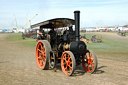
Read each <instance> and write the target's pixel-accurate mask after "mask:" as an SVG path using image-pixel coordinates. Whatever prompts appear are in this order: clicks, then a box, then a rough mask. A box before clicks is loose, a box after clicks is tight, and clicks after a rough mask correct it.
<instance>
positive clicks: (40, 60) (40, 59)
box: [36, 41, 46, 69]
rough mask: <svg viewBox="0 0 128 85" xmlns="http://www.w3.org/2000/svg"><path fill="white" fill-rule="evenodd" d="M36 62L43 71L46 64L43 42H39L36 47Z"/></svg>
mask: <svg viewBox="0 0 128 85" xmlns="http://www.w3.org/2000/svg"><path fill="white" fill-rule="evenodd" d="M36 61H37V65H38V67H39V68H40V69H43V68H44V66H45V64H46V51H45V46H44V44H43V42H41V41H39V42H38V44H37V46H36Z"/></svg>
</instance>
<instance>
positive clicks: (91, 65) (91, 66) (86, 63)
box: [82, 50, 98, 73]
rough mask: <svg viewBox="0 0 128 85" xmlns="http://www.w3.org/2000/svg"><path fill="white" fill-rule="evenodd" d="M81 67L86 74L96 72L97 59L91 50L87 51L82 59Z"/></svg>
mask: <svg viewBox="0 0 128 85" xmlns="http://www.w3.org/2000/svg"><path fill="white" fill-rule="evenodd" d="M82 65H83V68H84V70H85V71H86V72H89V73H94V72H95V71H96V70H97V65H98V61H97V57H96V55H95V54H94V53H93V51H92V50H88V51H87V52H86V53H85V54H84V55H83V59H82Z"/></svg>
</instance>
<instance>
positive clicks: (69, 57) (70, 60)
mask: <svg viewBox="0 0 128 85" xmlns="http://www.w3.org/2000/svg"><path fill="white" fill-rule="evenodd" d="M61 68H62V71H63V72H64V74H66V75H69V76H71V75H72V74H73V73H74V71H75V68H76V62H75V57H74V55H73V53H72V52H71V51H65V52H64V53H63V54H62V56H61Z"/></svg>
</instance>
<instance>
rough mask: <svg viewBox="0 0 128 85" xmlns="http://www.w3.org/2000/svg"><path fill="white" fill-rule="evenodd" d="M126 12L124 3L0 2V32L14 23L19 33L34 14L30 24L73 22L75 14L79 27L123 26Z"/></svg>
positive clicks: (107, 0)
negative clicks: (77, 16) (62, 19)
mask: <svg viewBox="0 0 128 85" xmlns="http://www.w3.org/2000/svg"><path fill="white" fill-rule="evenodd" d="M127 9H128V0H0V29H12V28H16V21H17V25H18V28H19V29H21V28H22V27H24V26H25V24H26V22H28V21H29V20H31V19H32V18H33V17H34V16H35V15H36V14H38V15H37V16H36V17H34V18H33V19H32V20H31V24H36V23H39V22H42V21H45V20H49V19H53V18H71V19H74V14H73V12H74V11H75V10H80V12H81V13H80V26H81V27H104V26H123V25H126V24H128V11H127ZM14 15H15V16H16V20H15V16H14ZM27 16H28V18H27ZM29 26H30V24H28V25H27V27H29ZM25 27H26V26H25Z"/></svg>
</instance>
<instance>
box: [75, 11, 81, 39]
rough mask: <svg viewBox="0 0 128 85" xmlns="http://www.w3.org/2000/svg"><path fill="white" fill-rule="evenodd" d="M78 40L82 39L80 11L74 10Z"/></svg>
mask: <svg viewBox="0 0 128 85" xmlns="http://www.w3.org/2000/svg"><path fill="white" fill-rule="evenodd" d="M74 17H75V36H76V41H80V11H79V10H77V11H74Z"/></svg>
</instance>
